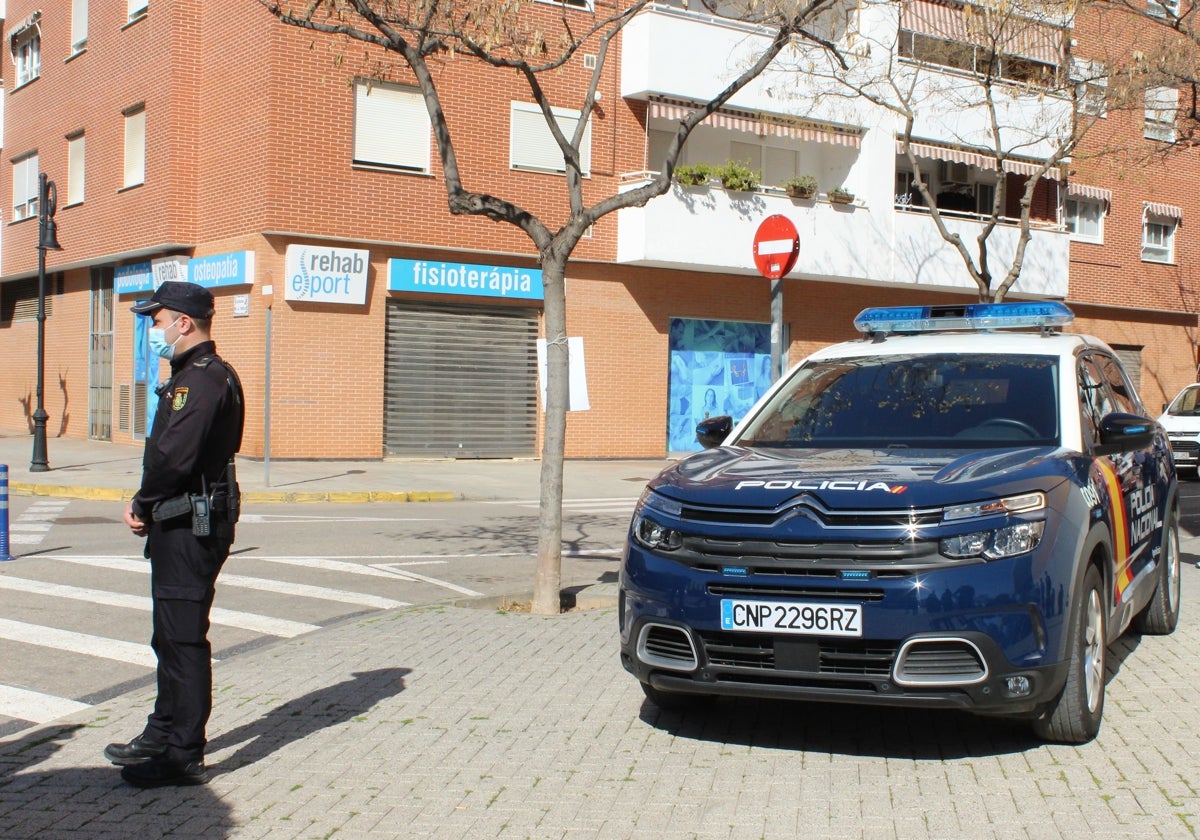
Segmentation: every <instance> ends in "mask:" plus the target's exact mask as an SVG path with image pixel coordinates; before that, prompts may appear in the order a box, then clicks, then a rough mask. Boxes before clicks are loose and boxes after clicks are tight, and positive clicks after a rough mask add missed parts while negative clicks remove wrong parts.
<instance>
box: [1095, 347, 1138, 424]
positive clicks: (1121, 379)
mask: <svg viewBox="0 0 1200 840" xmlns="http://www.w3.org/2000/svg"><path fill="white" fill-rule="evenodd" d="M1096 359H1097V361H1098V362H1099V367H1100V373H1101V375H1102V376H1103V377H1104V381H1105V382H1107V383H1108V387H1109V390H1110V391H1111V392H1112V395H1113V399H1114V401H1115V404H1116V406H1117V411H1124V412H1125V413H1126V414H1141V415H1144V414H1145V413H1146V411H1145V409H1143V408H1142V401H1141V400H1140V399H1138V395H1137V391H1135V390H1134V388H1133V384H1132V383H1130V381H1129V377H1128V376H1127V375H1126V374H1125V369H1124V368H1122V367H1121V364H1120V362H1118V361H1117V360H1116V359H1114V358H1113V357H1112V356H1105V355H1098V356H1097V357H1096Z"/></svg>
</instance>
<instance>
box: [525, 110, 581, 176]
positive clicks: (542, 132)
mask: <svg viewBox="0 0 1200 840" xmlns="http://www.w3.org/2000/svg"><path fill="white" fill-rule="evenodd" d="M551 110H552V112H553V113H554V116H555V118H556V119H557V120H558V125H559V127H560V128H561V129H562V132H563V134H565V135H566V136H567V139H568V140H569V139H570V138H571V137H572V135H573V134H574V133H575V126H576V125H578V124H579V112H578V111H571V110H567V109H566V108H553V109H551ZM509 160H510V161H511V164H512V167H513V168H514V169H541V170H546V171H549V172H565V171H566V168H567V166H566V163H565V162H564V161H563V154H562V150H561V149H559V147H558V144H557V143H555V142H554V135H553V134H551V133H550V127H549V126H548V125H546V119H545V117H543V116H542V111H541V109H540V108H539V107H538V106H537V105H533V104H531V103H528V102H514V103H512V126H511V131H510V132H509ZM579 166H580V169H581V170H582V172H583V174H584V175H587V174H588V173H589V172H591V169H592V127H591V126H590V125H589V126H588V127H587V130H586V131H585V132H584V135H583V141H582V142H581V143H580V148H579Z"/></svg>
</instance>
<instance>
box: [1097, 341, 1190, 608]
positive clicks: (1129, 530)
mask: <svg viewBox="0 0 1200 840" xmlns="http://www.w3.org/2000/svg"><path fill="white" fill-rule="evenodd" d="M1079 386H1080V400H1079V402H1080V408H1081V412H1082V415H1083V417H1082V421H1083V428H1084V439H1085V441H1086V442H1089V443H1093V444H1094V443H1096V442H1098V441H1099V440H1100V424H1101V422H1102V421H1103V419H1104V417H1106V416H1107V415H1109V414H1112V413H1113V412H1121V413H1124V414H1136V415H1139V416H1142V417H1145V416H1146V410H1145V408H1144V407H1143V406H1142V404H1141V400H1139V399H1138V397H1137V392H1136V391H1135V390H1134V388H1133V386H1132V384H1130V382H1129V377H1128V376H1127V375H1126V374H1125V371H1124V369H1123V368H1122V367H1121V364H1120V362H1118V361H1117V360H1116V359H1115V358H1114V357H1112V356H1111V355H1109V354H1107V353H1104V352H1101V351H1092V352H1089V353H1086V354H1084V355H1083V356H1082V357H1081V358H1080V360H1079ZM1147 422H1153V421H1150V420H1149V419H1147ZM1089 438H1090V441H1089ZM1159 449H1160V441H1159V440H1158V438H1157V436H1156V438H1155V440H1154V442H1152V443H1151V444H1150V445H1148V446H1146V447H1144V448H1140V449H1134V450H1132V451H1129V452H1118V453H1115V454H1112V455H1097V456H1095V457H1094V459H1093V462H1092V487H1093V489H1094V490H1095V491H1096V494H1097V496H1098V497H1099V499H1100V502H1101V507H1102V509H1103V510H1105V511H1106V512H1107V515H1108V521H1109V527H1110V529H1111V534H1112V547H1113V548H1112V552H1113V568H1112V582H1113V591H1112V599H1113V607H1114V610H1115V609H1116V608H1117V607H1120V606H1124V605H1125V602H1126V600H1127V598H1128V597H1129V596H1131V595H1132V594H1133V593H1132V592H1131V591H1130V590H1129V585H1130V583H1132V582H1133V580H1134V579H1135V578H1136V577H1137V575H1138V573H1139V572H1141V571H1142V570H1143V569H1145V568H1146V567H1147V566H1148V565H1149V564H1150V563H1151V562H1152V561H1153V560H1154V559H1155V558H1156V557H1157V554H1158V546H1159V545H1160V544H1161V536H1162V534H1161V528H1162V517H1163V512H1164V504H1165V501H1166V499H1165V496H1166V490H1167V489H1168V488H1167V485H1166V484H1165V482H1164V481H1163V479H1164V475H1163V471H1162V470H1161V469H1160V464H1161V461H1162V458H1163V453H1162V452H1160V451H1159Z"/></svg>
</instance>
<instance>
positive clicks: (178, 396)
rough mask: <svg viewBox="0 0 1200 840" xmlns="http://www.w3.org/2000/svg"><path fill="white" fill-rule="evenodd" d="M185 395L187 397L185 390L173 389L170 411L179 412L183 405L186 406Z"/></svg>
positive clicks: (186, 390)
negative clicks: (173, 397) (173, 394)
mask: <svg viewBox="0 0 1200 840" xmlns="http://www.w3.org/2000/svg"><path fill="white" fill-rule="evenodd" d="M187 395H188V389H187V388H176V389H175V399H173V400H171V409H172V410H173V411H179V410H180V409H182V408H183V407H184V406H185V405H187Z"/></svg>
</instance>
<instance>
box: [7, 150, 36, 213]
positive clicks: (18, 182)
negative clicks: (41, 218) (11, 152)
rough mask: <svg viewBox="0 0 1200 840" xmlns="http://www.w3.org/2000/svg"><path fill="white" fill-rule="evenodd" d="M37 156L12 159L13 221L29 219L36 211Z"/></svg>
mask: <svg viewBox="0 0 1200 840" xmlns="http://www.w3.org/2000/svg"><path fill="white" fill-rule="evenodd" d="M37 205H38V156H37V155H36V154H32V155H26V156H25V157H23V158H21V159H20V160H14V161H13V221H14V222H15V221H19V220H20V219H31V218H33V217H34V216H36V215H37V212H38V206H37Z"/></svg>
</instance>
